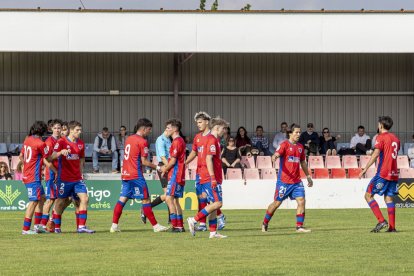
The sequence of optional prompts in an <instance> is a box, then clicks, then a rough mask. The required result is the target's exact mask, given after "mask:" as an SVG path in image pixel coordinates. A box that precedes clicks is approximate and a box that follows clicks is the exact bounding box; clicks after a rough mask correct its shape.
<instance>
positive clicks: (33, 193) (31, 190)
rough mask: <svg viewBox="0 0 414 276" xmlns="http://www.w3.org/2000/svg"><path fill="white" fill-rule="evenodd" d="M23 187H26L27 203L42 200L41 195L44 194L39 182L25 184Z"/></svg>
mask: <svg viewBox="0 0 414 276" xmlns="http://www.w3.org/2000/svg"><path fill="white" fill-rule="evenodd" d="M24 186H26V189H27V197H28V198H29V201H39V200H40V199H41V198H42V195H44V194H45V190H44V189H43V186H42V183H41V182H40V181H35V182H32V183H27V184H25V185H24Z"/></svg>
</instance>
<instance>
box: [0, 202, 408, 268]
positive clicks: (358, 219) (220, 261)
mask: <svg viewBox="0 0 414 276" xmlns="http://www.w3.org/2000/svg"><path fill="white" fill-rule="evenodd" d="M385 212H386V211H385V210H383V213H385ZM193 214H194V212H191V211H186V213H185V214H184V216H185V217H187V216H189V215H193ZM225 214H226V216H227V226H226V229H224V230H223V231H222V232H221V233H223V234H225V235H228V238H227V239H223V240H209V239H208V233H206V232H204V233H197V235H196V237H192V236H191V235H190V233H189V232H188V231H187V232H186V233H181V234H178V233H153V232H152V228H151V227H150V225H149V224H147V225H144V224H142V222H141V221H140V220H139V214H138V212H134V211H126V212H124V214H123V216H122V217H121V221H120V226H121V229H122V232H121V233H114V234H111V233H109V227H110V225H111V220H112V213H111V212H107V211H95V212H89V214H88V225H89V227H90V228H92V229H95V230H97V233H96V234H93V235H87V234H82V235H79V234H76V233H74V228H75V224H74V214H73V213H72V211H67V213H65V215H64V216H63V225H62V230H63V231H64V233H63V234H61V235H57V234H44V235H33V236H22V235H21V234H20V231H21V226H22V221H23V213H22V212H4V213H1V215H0V245H1V253H0V256H1V257H0V268H1V270H0V274H1V275H23V274H26V275H32V274H36V275H40V274H43V275H44V274H63V275H77V274H93V275H97V274H99V275H109V274H111V275H112V274H113V275H125V274H129V275H131V274H135V275H165V274H174V275H177V274H180V275H189V274H193V275H196V274H201V275H207V274H209V275H211V274H213V275H215V274H226V275H246V274H247V275H286V274H290V275H299V274H300V275H332V274H347V275H368V274H369V275H375V274H382V275H390V274H394V275H398V274H401V273H404V274H405V275H410V274H411V275H413V274H414V266H413V260H412V253H413V252H414V250H413V247H412V246H413V241H414V222H413V221H414V220H413V211H412V210H410V209H397V229H398V230H399V233H378V234H373V233H370V230H371V228H372V227H373V226H375V224H376V220H375V218H374V216H373V215H372V213H371V211H370V210H369V209H347V210H307V213H306V220H305V226H307V227H309V228H311V229H312V233H310V234H297V233H295V231H294V224H295V211H293V210H279V211H278V212H277V213H276V214H275V216H274V217H273V219H272V221H271V222H270V225H269V232H268V233H262V232H261V231H260V226H261V222H262V219H263V216H264V210H240V211H238V210H228V211H225ZM155 215H156V217H157V218H158V219H159V221H160V223H161V224H163V223H165V221H166V212H165V211H156V212H155ZM186 228H187V227H186Z"/></svg>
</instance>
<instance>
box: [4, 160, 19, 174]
mask: <svg viewBox="0 0 414 276" xmlns="http://www.w3.org/2000/svg"><path fill="white" fill-rule="evenodd" d="M0 162H4V163H6V164H7V166H8V167H9V169H10V171H11V172H14V171H15V170H16V169H17V165H18V164H19V162H20V159H19V156H12V157H11V159H10V160H9V157H7V156H0Z"/></svg>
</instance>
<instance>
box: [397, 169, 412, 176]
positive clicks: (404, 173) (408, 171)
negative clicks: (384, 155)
mask: <svg viewBox="0 0 414 276" xmlns="http://www.w3.org/2000/svg"><path fill="white" fill-rule="evenodd" d="M400 177H401V178H414V169H413V168H408V169H406V168H404V169H401V170H400Z"/></svg>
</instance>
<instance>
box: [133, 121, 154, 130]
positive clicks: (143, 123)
mask: <svg viewBox="0 0 414 276" xmlns="http://www.w3.org/2000/svg"><path fill="white" fill-rule="evenodd" d="M142 127H152V123H151V121H150V120H148V119H147V118H141V119H139V120H138V122H137V124H136V125H135V127H134V132H137V131H138V130H139V129H140V128H142Z"/></svg>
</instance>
